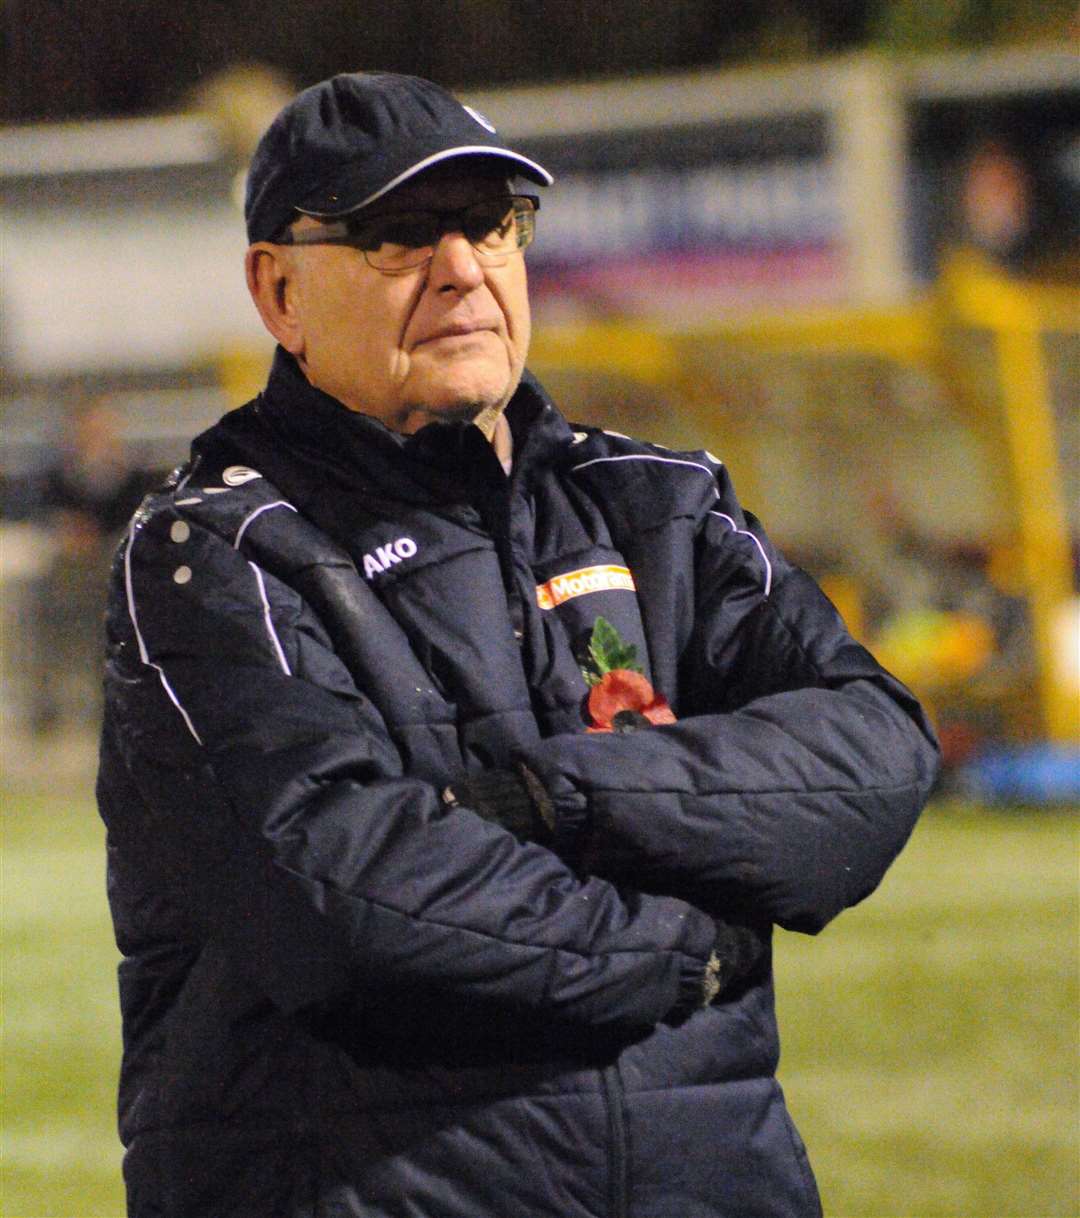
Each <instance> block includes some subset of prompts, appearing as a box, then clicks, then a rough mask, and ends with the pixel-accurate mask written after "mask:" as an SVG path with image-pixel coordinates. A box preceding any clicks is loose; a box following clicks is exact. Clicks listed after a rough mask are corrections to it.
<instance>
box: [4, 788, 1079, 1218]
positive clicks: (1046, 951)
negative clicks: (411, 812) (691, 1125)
mask: <svg viewBox="0 0 1080 1218" xmlns="http://www.w3.org/2000/svg"><path fill="white" fill-rule="evenodd" d="M3 829H4V832H3V852H2V882H3V883H2V898H0V900H2V904H0V916H2V921H0V930H2V945H0V946H2V951H3V983H2V984H3V989H2V995H0V997H2V1011H3V1069H4V1076H5V1095H4V1100H3V1112H2V1120H3V1129H2V1134H3V1160H2V1176H0V1216H2V1218H119V1216H120V1215H122V1214H123V1212H124V1201H123V1188H122V1184H121V1180H120V1147H119V1144H118V1142H117V1139H116V1134H115V1123H114V1096H115V1087H116V1072H117V1066H118V1062H119V1055H120V1039H119V1027H118V1019H117V1014H116V1001H115V983H114V969H115V965H116V961H117V954H116V950H115V947H114V946H113V942H112V935H111V930H110V926H109V920H108V913H107V909H106V904H105V895H104V832H103V830H102V828H101V825H100V822H99V821H98V818H97V814H96V812H95V810H94V807H93V804H92V802H91V800H90V798H89V796H88V795H87V794H86V793H85V791H84V793H82V794H76V795H70V796H46V795H41V794H25V793H24V794H13V793H8V794H7V795H5V796H4V797H3ZM1077 935H1078V913H1077V826H1076V821H1075V820H1074V819H1073V818H1071V817H1070V816H1068V815H1067V814H1064V813H1061V812H1058V813H1039V812H1023V813H1021V812H1016V813H1013V814H1003V813H1000V812H994V813H991V812H988V811H984V810H978V809H971V808H945V807H941V808H936V809H934V810H932V811H931V812H929V813H928V814H927V815H926V816H925V817H924V819H923V822H922V824H921V825H920V827H919V828H918V829H917V831H916V834H915V837H914V838H913V840H912V842H911V843H910V845H909V846H908V848H907V850H906V851H905V852H904V854H902V855H901V857H900V859H899V861H898V862H897V863H896V865H895V866H894V868H893V870H892V871H891V872H890V874H889V876H888V877H887V878H886V881H885V883H884V885H883V886H882V888H881V890H880V891H879V892H878V893H876V894H875V895H874V896H873V897H872V898H871V899H870V900H869V901H867V902H866V903H865V904H864V905H862V906H860V907H858V908H857V909H854V910H850V911H848V912H847V913H846V914H844V915H843V916H842V917H840V918H839V919H838V920H837V921H836V922H835V923H834V924H833V925H832V926H830V927H829V928H827V929H826V930H825V932H823V934H821V935H820V936H818V937H817V938H816V939H807V938H804V937H802V936H797V935H786V934H780V935H779V936H778V942H777V949H776V955H777V976H778V982H777V984H778V994H779V997H778V1001H779V1006H780V1019H781V1029H782V1032H783V1034H784V1057H783V1061H782V1063H781V1080H782V1082H783V1084H784V1087H785V1090H786V1092H787V1095H788V1099H789V1102H790V1105H791V1108H792V1111H793V1113H794V1115H795V1118H796V1121H797V1123H798V1124H799V1126H800V1128H801V1130H802V1133H803V1136H804V1137H805V1139H806V1141H807V1143H808V1146H809V1149H810V1155H811V1159H812V1161H813V1163H814V1166H815V1169H816V1171H817V1173H818V1177H819V1180H820V1183H821V1187H822V1192H823V1195H824V1200H825V1209H826V1213H827V1214H828V1215H829V1218H1077V1215H1080V1185H1078V1179H1077V1175H1078V1151H1080V1146H1078V1133H1077V1130H1078V1121H1080V1098H1078V1080H1077V1061H1078V1041H1077V1030H1078V1028H1077V1011H1078V1006H1077V973H1078V938H1077ZM268 1218H269V1216H268ZM507 1218H527V1216H519V1215H508V1216H507ZM528 1218H533V1216H528ZM536 1218H538V1216H536ZM688 1218H689V1216H688Z"/></svg>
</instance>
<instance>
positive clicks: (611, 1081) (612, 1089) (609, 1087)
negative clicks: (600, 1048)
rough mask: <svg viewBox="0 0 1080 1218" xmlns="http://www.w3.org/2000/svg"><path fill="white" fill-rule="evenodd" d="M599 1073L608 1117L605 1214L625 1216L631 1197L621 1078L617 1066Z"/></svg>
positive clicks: (617, 1216)
mask: <svg viewBox="0 0 1080 1218" xmlns="http://www.w3.org/2000/svg"><path fill="white" fill-rule="evenodd" d="M600 1077H601V1079H602V1080H603V1084H604V1106H605V1108H607V1118H608V1214H609V1215H610V1218H627V1214H628V1212H629V1203H630V1199H629V1179H628V1163H627V1159H628V1156H627V1145H626V1118H625V1115H624V1113H623V1085H622V1079H621V1078H620V1077H619V1068H618V1066H606V1067H605V1068H604V1070H603V1071H602V1072H601V1075H600Z"/></svg>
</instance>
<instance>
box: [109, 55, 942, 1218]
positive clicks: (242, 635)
mask: <svg viewBox="0 0 1080 1218" xmlns="http://www.w3.org/2000/svg"><path fill="white" fill-rule="evenodd" d="M515 176H520V177H524V178H525V179H527V180H528V181H530V182H532V183H536V184H539V185H546V184H548V183H550V181H551V178H550V176H549V175H548V173H547V172H546V171H545V170H544V169H543V168H541V167H540V166H539V165H537V164H536V163H535V162H533V161H531V160H530V159H528V158H527V157H525V156H523V155H521V154H520V153H518V152H515V151H513V150H511V149H510V148H508V147H507V146H506V144H504V143H503V141H502V140H501V139H500V137H499V136H498V135H497V134H496V133H495V131H494V129H493V128H492V126H491V125H490V123H488V122H487V121H486V120H485V119H484V118H483V117H482V116H481V115H479V114H477V113H476V112H474V111H472V110H470V109H469V108H468V107H465V106H462V105H461V104H459V103H458V102H457V101H455V100H454V99H453V98H452V97H451V96H450V95H449V94H447V93H445V92H444V91H442V90H441V89H439V88H437V87H436V86H434V85H432V84H429V83H427V82H425V81H422V80H418V79H415V78H410V77H402V76H393V75H345V76H339V77H335V78H334V79H332V80H329V81H326V82H324V83H322V84H319V85H316V86H314V87H313V88H311V89H309V90H307V91H306V92H304V93H302V94H301V95H300V96H299V97H298V98H297V99H296V100H295V101H294V102H292V103H291V104H290V105H289V106H288V107H286V109H285V110H284V111H283V112H282V113H281V114H280V115H279V116H278V118H277V119H276V120H275V121H274V123H273V124H272V126H271V127H270V128H269V130H268V131H267V133H266V135H265V136H264V138H263V140H262V143H261V144H260V146H259V148H258V150H257V152H256V155H255V158H254V161H253V164H252V167H251V171H250V176H249V183H248V193H247V208H246V214H247V226H248V235H249V238H250V241H251V245H250V249H249V250H248V254H247V279H248V285H249V288H250V290H251V295H252V297H253V299H254V301H255V305H256V307H257V308H258V310H259V313H260V315H261V316H262V319H263V321H264V322H265V324H266V326H267V328H268V329H269V331H270V332H271V334H273V336H274V337H275V339H276V340H277V342H278V350H277V355H276V359H275V362H274V366H273V369H272V371H271V374H270V379H269V383H268V385H267V387H266V389H265V391H264V392H263V393H262V394H261V395H260V396H259V397H258V398H256V399H255V401H253V402H251V403H249V404H248V405H247V406H244V407H243V408H241V409H240V410H237V411H234V412H233V413H231V414H229V415H227V416H226V417H225V418H224V419H222V420H221V422H220V423H219V424H217V425H216V426H215V427H213V428H211V429H210V430H209V431H208V432H206V433H205V434H204V435H202V436H201V437H199V438H198V439H197V440H196V441H195V444H194V448H193V453H192V457H191V460H190V462H189V463H188V464H187V465H186V466H184V467H183V468H181V469H180V470H179V471H178V472H177V473H176V474H175V475H174V477H173V478H172V479H171V480H170V482H169V483H168V484H167V485H166V486H165V487H164V488H163V489H162V490H161V491H160V492H159V493H157V494H155V495H152V496H151V497H150V498H148V499H147V500H146V502H145V503H144V504H143V506H142V508H141V509H140V511H139V512H138V514H137V515H136V517H135V519H134V521H133V523H132V525H131V529H130V532H129V534H128V536H127V539H126V541H125V543H124V544H123V545H122V547H121V550H120V553H119V556H118V560H117V563H116V567H115V581H114V585H113V591H112V600H111V608H110V614H109V622H108V630H109V644H110V656H109V667H108V676H107V696H108V709H107V713H106V721H105V727H104V737H103V744H102V761H101V772H100V779H99V798H100V805H101V809H102V813H103V815H104V817H105V820H106V822H107V824H108V829H109V859H110V879H109V884H110V887H109V892H110V898H111V901H112V908H113V914H114V918H115V922H116V930H117V940H118V943H119V945H120V948H121V951H122V952H123V955H124V960H123V962H122V964H121V966H120V994H121V1004H122V1008H123V1017H124V1064H123V1072H122V1077H121V1085H120V1126H121V1133H122V1136H123V1140H124V1142H125V1144H126V1146H127V1155H126V1159H125V1174H126V1179H127V1186H128V1196H129V1204H130V1213H132V1214H133V1215H137V1216H139V1218H159V1216H168V1218H226V1216H232V1218H316V1216H319V1215H327V1216H329V1215H331V1214H333V1215H337V1216H345V1215H349V1216H355V1218H361V1216H363V1218H376V1216H384V1215H385V1216H387V1218H390V1216H393V1218H601V1216H603V1218H619V1216H622V1218H630V1216H633V1218H661V1215H662V1216H664V1218H721V1216H723V1218H736V1216H738V1218H745V1216H750V1215H757V1216H761V1218H765V1216H775V1218H779V1216H781V1215H785V1216H796V1215H798V1216H808V1215H813V1214H817V1213H818V1212H819V1203H818V1199H817V1193H816V1188H815V1185H814V1181H813V1177H812V1175H811V1172H810V1168H809V1166H808V1163H807V1159H806V1154H805V1151H804V1149H803V1146H802V1143H801V1141H800V1140H799V1137H798V1135H797V1134H796V1132H795V1130H794V1128H793V1127H792V1124H791V1121H790V1119H789V1117H788V1115H787V1112H786V1110H785V1107H784V1101H783V1098H782V1095H781V1092H780V1089H779V1087H778V1085H777V1083H776V1081H775V1078H774V1070H775V1067H776V1063H777V1055H778V1044H777V1033H776V1027H775V1021H774V1015H773V991H772V982H771V969H770V957H769V949H768V937H769V929H770V927H771V925H772V924H774V923H776V924H779V925H781V926H785V927H791V928H795V929H798V930H803V931H810V932H813V931H816V930H819V929H820V928H821V927H822V926H824V925H825V923H826V922H828V921H829V919H831V918H832V917H833V916H834V915H835V914H836V913H838V912H839V911H840V910H842V909H843V908H844V907H846V906H848V905H851V904H853V903H854V902H856V901H858V900H860V899H861V898H862V897H864V896H866V895H867V894H868V893H869V892H870V891H871V890H872V889H873V888H874V887H875V886H876V885H877V883H878V882H879V880H880V879H881V877H882V874H883V873H884V871H885V869H886V867H887V866H888V865H889V863H890V862H891V860H892V859H893V857H894V856H895V855H896V853H897V851H898V850H899V849H900V848H901V846H902V845H903V843H904V841H905V840H906V838H907V836H908V834H909V833H910V831H911V828H912V825H913V824H914V822H915V819H916V817H917V815H918V813H919V810H920V808H921V807H922V804H923V802H924V800H925V798H926V795H927V792H928V789H929V787H930V785H931V782H932V778H933V775H934V771H935V765H936V748H935V745H934V743H933V737H932V734H931V732H930V730H929V728H928V727H927V724H926V722H925V720H924V718H923V716H922V714H921V712H920V710H919V708H918V706H917V705H916V704H915V702H914V701H913V699H912V698H911V696H910V695H909V694H908V693H907V692H906V691H905V690H904V689H903V688H902V687H901V686H900V685H899V684H898V683H897V682H896V681H895V680H894V679H893V678H892V677H890V676H889V675H888V674H887V673H885V672H884V671H883V670H882V669H881V668H880V667H879V666H878V665H877V664H876V663H875V661H874V660H873V659H872V658H871V656H870V655H868V654H867V652H866V651H864V650H863V649H862V648H861V647H860V646H858V644H856V643H855V642H854V641H853V640H852V639H851V638H850V637H849V636H848V634H847V633H846V631H845V630H844V627H843V625H842V624H841V622H840V620H839V619H838V617H837V615H836V613H835V612H834V611H833V609H832V607H831V606H830V605H829V603H828V602H827V601H826V600H825V598H824V597H823V596H822V595H821V593H820V592H819V591H818V589H817V588H816V587H815V585H814V584H813V583H812V582H811V580H810V579H808V578H807V577H806V576H805V575H804V574H802V573H801V572H799V571H798V570H796V569H795V568H793V567H791V566H790V565H789V564H788V563H787V562H785V560H784V559H783V558H782V557H781V555H780V554H779V553H778V552H777V551H776V550H775V549H774V548H773V546H772V545H771V543H770V542H769V540H768V538H767V537H766V536H765V534H764V533H763V531H762V530H761V528H760V527H759V525H758V524H757V522H756V521H755V520H754V519H753V518H752V517H750V516H749V515H746V514H744V513H743V511H742V509H741V508H740V507H739V504H738V503H737V501H736V499H735V497H734V494H733V492H732V489H731V486H730V483H729V481H728V478H727V474H726V473H725V471H724V469H723V467H722V466H721V465H720V463H719V462H717V461H716V460H715V459H714V458H712V457H711V456H709V455H708V454H706V453H700V452H696V453H673V452H670V451H668V450H666V449H662V448H658V447H657V446H655V445H651V444H646V443H639V442H636V441H634V440H629V439H626V438H625V437H622V436H616V435H611V434H608V433H605V432H603V431H598V430H595V429H589V428H583V429H579V430H574V429H572V428H571V426H570V425H568V424H567V423H566V422H565V421H564V420H563V418H562V417H561V415H560V414H559V412H558V410H557V409H556V408H555V406H554V405H553V404H552V402H551V401H550V400H549V399H548V397H547V396H546V395H545V393H544V391H543V389H542V388H541V387H540V385H539V384H538V383H537V382H536V381H535V380H534V379H533V378H532V377H531V376H530V375H529V373H528V372H526V371H525V359H526V354H527V351H528V346H529V304H528V296H527V292H526V279H525V260H524V254H525V249H526V247H527V246H528V244H529V242H530V240H531V239H532V236H533V231H534V226H535V224H536V220H537V210H538V208H539V203H538V201H537V199H536V198H535V197H533V196H530V195H528V194H520V193H517V191H516V189H515V187H514V185H513V184H512V179H513V178H514V177H515ZM601 221H602V218H600V217H598V222H601Z"/></svg>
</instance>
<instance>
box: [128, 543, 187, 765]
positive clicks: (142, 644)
mask: <svg viewBox="0 0 1080 1218" xmlns="http://www.w3.org/2000/svg"><path fill="white" fill-rule="evenodd" d="M134 544H135V521H134V520H133V521H132V522H131V528H130V529H129V530H128V543H127V548H126V549H125V551H124V588H125V591H126V593H127V603H128V616H129V617H130V618H131V626H132V629H133V630H134V631H135V641H136V642H137V643H138V645H139V659H140V660H142V662H143V663H144V664H145V665H146V666H147V667H148V668H152V669H154V671H155V672H156V673H157V675H158V678H159V679H160V681H161V686H162V688H163V689H164V690H165V693H166V694H167V695H168V698H169V701H170V702H171V703H172V704H173V706H175V707H176V709H177V710H178V711H179V712H180V714H181V715H182V716H183V720H184V722H185V723H186V724H187V729H188V731H189V732H190V733H191V734H192V736H194V737H195V743H196V744H199V745H201V744H202V738H201V737H200V736H199V733H198V732H197V731H196V730H195V725H194V723H192V722H191V716H190V715H189V714H188V713H187V711H186V710H184V708H183V706H182V705H181V703H180V699H179V698H178V697H177V696H176V692H175V690H174V689H173V687H172V686H171V685H170V684H169V679H168V677H166V676H165V670H164V669H163V668H162V667H161V665H160V664H155V663H153V661H152V660H151V659H150V653H149V651H147V649H146V641H145V640H144V639H143V636H142V631H141V630H140V629H139V617H138V614H137V613H136V612H135V589H134V586H133V584H132V579H131V549H132V547H133V546H134Z"/></svg>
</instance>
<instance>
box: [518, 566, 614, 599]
mask: <svg viewBox="0 0 1080 1218" xmlns="http://www.w3.org/2000/svg"><path fill="white" fill-rule="evenodd" d="M616 588H618V589H621V590H623V591H624V592H634V591H635V590H636V585H635V583H634V577H633V576H632V575H631V574H630V569H629V568H628V567H616V566H601V567H582V568H581V569H580V570H578V571H567V572H565V574H563V575H554V576H552V577H551V579H549V580H548V581H547V583H546V584H537V585H536V603H537V604H538V605H539V606H540V608H541V609H554V608H555V606H556V605H561V604H562V603H563V601H570V600H573V599H574V597H575V596H585V595H586V594H587V593H589V592H610V591H611V590H612V589H616Z"/></svg>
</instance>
